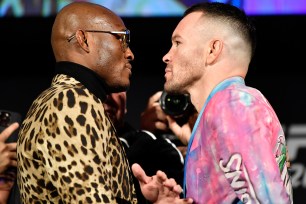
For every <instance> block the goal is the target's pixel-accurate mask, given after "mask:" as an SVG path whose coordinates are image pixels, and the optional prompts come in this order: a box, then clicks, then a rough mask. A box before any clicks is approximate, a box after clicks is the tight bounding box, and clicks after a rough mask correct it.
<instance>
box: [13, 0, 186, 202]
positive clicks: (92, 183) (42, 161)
mask: <svg viewBox="0 0 306 204" xmlns="http://www.w3.org/2000/svg"><path fill="white" fill-rule="evenodd" d="M129 42H130V31H129V30H128V29H127V28H126V27H125V25H124V23H123V21H122V19H121V18H120V17H119V16H118V15H116V14H115V13H114V12H112V11H111V10H109V9H107V8H105V7H103V6H101V5H97V4H92V3H86V2H75V3H71V4H69V5H67V6H65V7H64V8H63V9H62V10H61V11H60V12H59V13H58V14H57V16H56V18H55V21H54V24H53V27H52V33H51V45H52V49H53V54H54V56H55V60H56V65H55V76H54V78H53V79H52V83H51V86H50V87H49V88H48V89H46V90H44V91H43V92H42V93H41V94H40V95H39V96H38V97H37V98H36V99H35V100H34V101H33V103H32V105H31V107H30V109H29V111H28V113H27V115H26V117H25V119H24V121H23V123H22V125H21V128H20V132H19V138H18V142H17V159H18V162H17V164H18V165H17V169H18V171H17V181H18V186H19V190H20V195H21V199H22V202H23V203H46V202H48V203H137V198H136V193H135V187H134V184H133V179H132V174H131V170H130V167H129V163H128V160H127V158H126V155H125V152H124V149H123V147H122V145H121V142H120V140H119V138H118V135H117V134H116V130H115V128H114V126H113V125H112V123H111V121H110V120H109V118H108V116H107V114H106V112H105V110H104V108H103V104H102V103H103V101H104V100H105V99H106V95H107V94H109V93H115V92H121V91H126V90H127V89H128V87H129V86H130V75H131V68H132V66H131V64H130V62H131V61H132V60H133V59H134V55H133V53H132V51H131V50H130V48H129ZM138 178H140V179H141V182H142V184H143V185H142V186H143V191H142V193H143V194H144V196H145V197H146V198H148V199H149V200H150V201H152V202H154V203H163V200H171V201H174V202H177V203H189V201H188V200H184V199H180V198H179V193H180V191H181V188H180V186H179V185H177V184H176V182H175V181H174V180H173V179H170V178H167V176H166V175H165V174H164V173H163V172H162V171H158V172H157V173H156V175H154V176H146V175H144V174H142V175H141V176H138ZM164 182H169V183H171V185H174V188H172V187H171V188H170V187H168V186H165V185H163V183H164Z"/></svg>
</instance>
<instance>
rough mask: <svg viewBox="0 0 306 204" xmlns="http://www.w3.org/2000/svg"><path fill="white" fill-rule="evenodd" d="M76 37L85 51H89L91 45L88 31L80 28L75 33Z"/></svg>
mask: <svg viewBox="0 0 306 204" xmlns="http://www.w3.org/2000/svg"><path fill="white" fill-rule="evenodd" d="M75 37H76V39H77V41H78V43H79V45H80V47H81V48H82V49H83V50H85V52H89V46H88V42H87V33H86V32H84V31H83V30H78V31H77V32H76V33H75Z"/></svg>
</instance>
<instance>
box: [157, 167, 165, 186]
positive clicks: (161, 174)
mask: <svg viewBox="0 0 306 204" xmlns="http://www.w3.org/2000/svg"><path fill="white" fill-rule="evenodd" d="M156 177H157V181H158V182H160V183H161V184H162V183H164V182H165V181H166V180H167V179H168V177H167V175H166V174H165V172H163V171H161V170H158V171H157V172H156Z"/></svg>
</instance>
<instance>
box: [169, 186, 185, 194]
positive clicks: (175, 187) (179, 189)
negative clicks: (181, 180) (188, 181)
mask: <svg viewBox="0 0 306 204" xmlns="http://www.w3.org/2000/svg"><path fill="white" fill-rule="evenodd" d="M172 191H173V192H175V193H177V194H178V195H179V194H181V193H183V189H182V187H181V186H180V185H175V186H174V187H173V189H172Z"/></svg>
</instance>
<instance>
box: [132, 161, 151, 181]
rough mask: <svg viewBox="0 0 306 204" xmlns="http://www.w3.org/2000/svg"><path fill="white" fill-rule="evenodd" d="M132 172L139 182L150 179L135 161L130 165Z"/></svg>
mask: <svg viewBox="0 0 306 204" xmlns="http://www.w3.org/2000/svg"><path fill="white" fill-rule="evenodd" d="M132 172H133V174H134V176H135V177H136V178H137V179H138V181H139V182H141V183H145V184H146V183H148V182H149V181H150V180H151V177H148V176H147V175H146V173H145V171H144V170H143V169H142V168H141V166H140V165H139V164H137V163H135V164H133V165H132Z"/></svg>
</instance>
